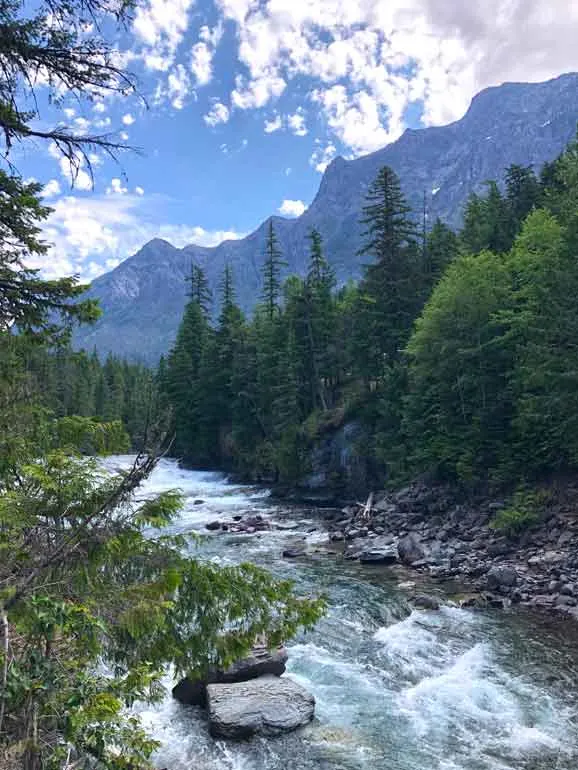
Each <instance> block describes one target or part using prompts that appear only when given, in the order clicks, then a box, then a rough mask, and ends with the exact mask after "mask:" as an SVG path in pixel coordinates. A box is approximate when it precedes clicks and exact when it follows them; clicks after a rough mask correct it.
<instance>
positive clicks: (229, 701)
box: [207, 676, 315, 740]
mask: <svg viewBox="0 0 578 770" xmlns="http://www.w3.org/2000/svg"><path fill="white" fill-rule="evenodd" d="M207 700H208V708H209V728H210V731H211V735H213V736H214V737H215V738H229V739H232V740H239V739H243V738H249V737H250V736H251V735H255V734H259V735H279V734H280V733H289V732H292V731H293V730H297V728H299V727H302V726H303V725H306V724H308V723H309V722H310V721H311V720H312V719H313V716H314V714H315V698H314V697H313V695H311V693H309V692H307V690H306V689H305V688H304V687H302V686H301V685H300V684H297V682H294V681H293V680H292V679H287V678H285V677H276V676H262V677H259V679H252V680H251V681H250V682H238V683H235V684H210V685H209V686H208V687H207Z"/></svg>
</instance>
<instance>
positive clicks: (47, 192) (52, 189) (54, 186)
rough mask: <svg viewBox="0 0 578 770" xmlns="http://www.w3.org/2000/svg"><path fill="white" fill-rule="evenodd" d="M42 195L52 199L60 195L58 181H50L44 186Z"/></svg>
mask: <svg viewBox="0 0 578 770" xmlns="http://www.w3.org/2000/svg"><path fill="white" fill-rule="evenodd" d="M42 195H43V196H44V197H45V198H54V196H55V195H60V182H59V181H58V179H51V180H50V181H49V182H47V183H46V184H45V185H44V188H43V190H42Z"/></svg>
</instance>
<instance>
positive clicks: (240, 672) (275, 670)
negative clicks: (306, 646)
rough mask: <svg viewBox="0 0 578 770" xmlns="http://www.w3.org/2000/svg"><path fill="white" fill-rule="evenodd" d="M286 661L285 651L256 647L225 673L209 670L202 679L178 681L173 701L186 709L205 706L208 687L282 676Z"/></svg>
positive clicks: (284, 649)
mask: <svg viewBox="0 0 578 770" xmlns="http://www.w3.org/2000/svg"><path fill="white" fill-rule="evenodd" d="M287 657H288V655H287V649H286V648H285V647H278V648H277V649H276V650H273V651H271V650H268V649H267V648H266V647H255V648H254V649H253V650H252V651H251V653H250V654H249V655H247V657H246V658H243V659H242V660H239V661H237V663H233V665H232V666H229V668H227V669H224V670H223V669H215V668H212V669H209V672H208V674H207V676H206V677H204V678H202V679H190V678H189V677H185V678H184V679H181V681H180V682H179V683H178V684H177V685H176V686H175V687H173V698H175V699H176V700H178V701H179V702H180V703H184V704H185V705H187V706H204V705H205V704H206V701H207V685H209V684H215V683H217V682H220V683H228V684H231V683H234V682H247V681H249V680H250V679H256V678H257V677H259V676H263V675H265V674H270V675H272V676H281V674H284V673H285V664H286V663H287Z"/></svg>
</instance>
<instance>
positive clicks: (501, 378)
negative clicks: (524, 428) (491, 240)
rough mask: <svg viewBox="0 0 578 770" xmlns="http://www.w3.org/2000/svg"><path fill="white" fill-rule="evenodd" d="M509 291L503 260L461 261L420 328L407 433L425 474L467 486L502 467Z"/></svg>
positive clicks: (414, 343)
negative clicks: (504, 315) (432, 471)
mask: <svg viewBox="0 0 578 770" xmlns="http://www.w3.org/2000/svg"><path fill="white" fill-rule="evenodd" d="M510 288H511V281H510V276H509V274H508V271H507V269H506V267H505V266H504V263H503V260H501V259H500V258H499V257H497V256H495V255H494V254H491V253H490V252H484V253H482V254H480V255H478V256H476V257H471V256H463V257H460V258H458V259H457V260H456V261H455V262H453V263H452V264H451V265H450V267H449V268H448V271H447V272H446V274H445V275H444V277H443V278H442V280H441V281H440V282H439V284H438V285H437V286H436V288H435V289H434V292H433V294H432V296H431V298H430V300H429V302H428V303H427V305H426V307H425V309H424V311H423V313H422V315H421V317H420V318H419V319H418V321H417V323H416V329H415V332H414V334H413V336H412V338H411V340H410V342H409V345H408V355H409V389H408V395H407V397H406V407H405V431H406V433H407V435H408V437H409V441H410V446H411V447H412V451H413V460H414V463H415V465H416V466H417V467H418V468H420V469H422V470H424V469H428V468H432V467H433V468H437V469H438V470H439V471H440V472H441V473H444V474H449V475H452V476H455V477H458V478H460V479H462V480H465V481H467V480H472V479H474V478H476V477H478V476H479V475H480V474H483V473H484V471H485V469H487V468H495V467H496V465H497V464H499V462H500V459H501V450H502V447H503V445H504V442H505V440H507V436H508V431H509V424H510V420H511V412H512V404H511V396H510V393H509V386H508V380H507V374H508V372H509V371H510V369H511V360H512V351H511V349H510V348H509V347H508V345H507V339H504V338H503V326H502V325H501V324H500V322H499V321H498V320H497V318H496V314H497V313H498V311H500V310H501V309H502V308H504V307H506V306H507V304H508V302H509V301H510V296H511V295H510Z"/></svg>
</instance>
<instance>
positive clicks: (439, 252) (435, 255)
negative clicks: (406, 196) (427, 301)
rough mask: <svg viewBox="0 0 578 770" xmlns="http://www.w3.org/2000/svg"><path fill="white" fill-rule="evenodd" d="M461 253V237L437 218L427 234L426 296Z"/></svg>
mask: <svg viewBox="0 0 578 770" xmlns="http://www.w3.org/2000/svg"><path fill="white" fill-rule="evenodd" d="M458 253H459V239H458V236H457V235H456V234H455V233H454V231H453V230H452V229H451V227H448V225H446V224H444V223H443V222H442V221H441V219H439V218H438V219H437V220H436V221H435V223H434V226H433V227H432V229H431V230H430V232H429V233H428V235H427V251H426V260H425V263H424V266H425V270H424V275H425V280H426V287H425V288H426V298H427V296H429V294H430V292H431V289H432V288H433V286H435V284H436V283H437V282H438V281H439V279H440V278H441V277H442V275H443V273H444V271H445V269H446V267H447V266H448V265H449V264H450V263H451V262H453V260H454V259H455V258H456V257H457V256H458Z"/></svg>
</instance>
